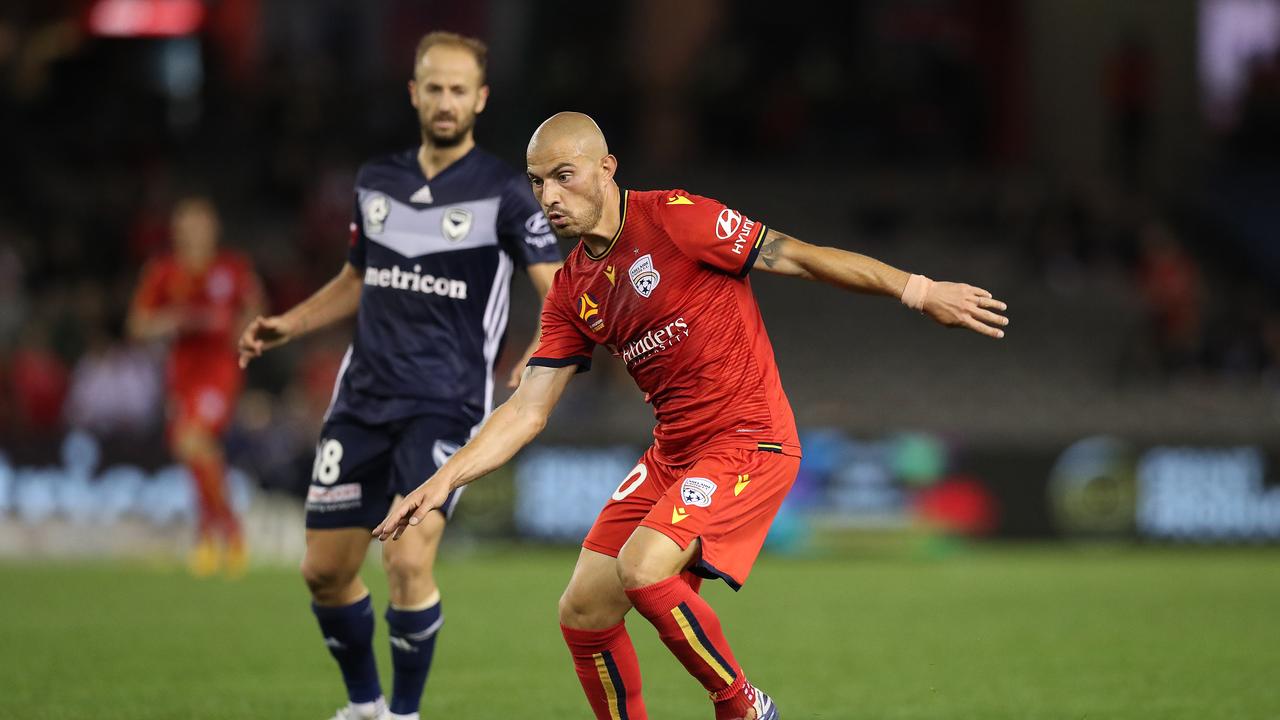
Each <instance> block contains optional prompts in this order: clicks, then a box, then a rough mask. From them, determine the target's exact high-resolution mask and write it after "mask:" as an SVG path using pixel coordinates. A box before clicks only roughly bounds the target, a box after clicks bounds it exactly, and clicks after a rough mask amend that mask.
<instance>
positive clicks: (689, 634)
mask: <svg viewBox="0 0 1280 720" xmlns="http://www.w3.org/2000/svg"><path fill="white" fill-rule="evenodd" d="M671 616H672V617H674V618H675V619H676V624H677V625H679V626H680V632H682V633H684V639H685V640H687V641H688V642H689V647H691V648H693V651H694V652H696V653H698V657H700V658H702V659H703V661H705V662H706V663H707V665H709V666H710V667H711V669H712V670H715V671H716V675H719V676H720V679H721V680H723V681H725V682H726V683H729V684H732V683H733V673H732V672H730V671H729V668H727V667H725V666H724V665H721V664H720V663H718V662H716V659H715V658H714V657H712V656H711V653H710V652H708V651H707V648H706V647H704V646H703V645H702V642H701V641H699V640H698V636H697V635H696V634H695V633H694V632H693V627H692V626H690V625H689V618H686V617H685V616H684V613H683V612H681V611H680V606H679V605H677V606H676V607H673V608H671Z"/></svg>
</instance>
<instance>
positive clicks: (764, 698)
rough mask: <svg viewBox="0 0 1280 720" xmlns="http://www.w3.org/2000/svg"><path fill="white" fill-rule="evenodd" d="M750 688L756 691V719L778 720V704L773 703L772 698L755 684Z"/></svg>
mask: <svg viewBox="0 0 1280 720" xmlns="http://www.w3.org/2000/svg"><path fill="white" fill-rule="evenodd" d="M751 688H752V689H753V690H755V692H756V703H755V709H756V720H778V717H779V715H778V706H777V705H774V704H773V699H772V698H770V697H769V696H768V695H765V694H764V691H763V690H761V689H760V688H758V687H756V686H755V685H752V686H751Z"/></svg>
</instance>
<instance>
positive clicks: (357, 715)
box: [329, 698, 391, 720]
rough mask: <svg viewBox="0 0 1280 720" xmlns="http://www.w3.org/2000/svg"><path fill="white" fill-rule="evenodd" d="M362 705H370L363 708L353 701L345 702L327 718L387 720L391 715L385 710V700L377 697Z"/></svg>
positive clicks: (331, 719)
mask: <svg viewBox="0 0 1280 720" xmlns="http://www.w3.org/2000/svg"><path fill="white" fill-rule="evenodd" d="M361 705H364V706H372V707H370V708H369V709H368V710H365V709H363V708H361V707H359V706H357V705H355V704H354V703H347V704H346V705H344V706H342V707H340V708H338V712H336V713H334V714H333V717H332V718H329V720H387V718H389V717H391V715H390V713H389V712H388V711H387V701H386V700H384V699H382V698H378V699H377V700H375V701H373V702H372V703H361Z"/></svg>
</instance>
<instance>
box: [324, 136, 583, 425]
mask: <svg viewBox="0 0 1280 720" xmlns="http://www.w3.org/2000/svg"><path fill="white" fill-rule="evenodd" d="M348 260H349V261H350V262H351V264H352V265H353V266H354V267H355V268H356V269H357V270H359V271H360V272H361V273H362V275H363V276H364V290H363V292H362V293H361V295H360V310H359V312H358V314H357V316H356V331H355V338H354V340H353V342H352V344H351V348H350V349H349V350H348V351H347V357H345V358H344V359H343V363H342V370H341V371H340V372H339V376H338V384H337V387H336V388H335V396H334V401H333V405H332V407H331V408H330V412H329V415H330V416H333V417H336V416H348V417H354V418H355V419H357V420H359V421H361V422H365V423H370V424H374V423H384V422H390V421H394V420H398V419H401V418H405V417H409V416H413V415H422V414H435V415H448V416H461V417H462V418H464V419H466V420H469V421H470V422H471V423H472V424H473V425H474V424H477V423H479V422H480V421H481V420H482V419H484V416H485V415H486V414H487V413H488V412H489V410H490V409H491V407H492V404H493V365H494V361H495V360H496V359H497V357H498V352H499V350H500V348H501V344H502V339H503V335H504V333H505V332H506V328H507V311H508V307H509V304H510V281H511V274H512V271H513V269H514V268H515V267H516V266H526V265H532V264H536V263H544V262H558V261H559V260H560V250H559V248H558V247H557V246H556V239H555V235H553V234H552V233H551V230H550V227H549V225H548V223H547V219H546V216H544V215H543V213H542V209H541V208H540V207H539V206H538V204H537V202H535V201H534V199H533V194H532V192H531V191H530V190H529V183H528V179H527V178H526V177H525V176H524V175H523V174H521V173H518V172H516V171H515V170H514V169H513V168H511V167H510V166H508V165H507V164H505V163H504V162H502V161H501V160H499V159H498V158H496V157H494V156H493V155H490V154H489V153H487V152H485V151H483V150H481V149H480V148H474V149H472V150H471V151H470V152H468V153H467V154H466V155H464V156H463V157H462V158H460V159H459V160H457V161H456V162H454V163H453V164H452V165H450V166H449V167H447V168H445V169H444V170H443V171H442V172H440V173H439V174H438V175H436V177H434V178H432V179H431V181H430V182H428V181H427V179H426V177H425V176H424V175H423V174H422V169H421V167H420V166H419V165H418V159H417V150H416V148H415V149H412V150H406V151H404V152H401V153H397V154H395V155H391V156H389V157H385V158H380V159H377V160H373V161H371V162H369V163H366V164H365V165H364V166H363V167H361V168H360V172H359V174H358V175H357V176H356V198H355V216H354V219H353V220H352V224H351V249H350V252H349V253H348Z"/></svg>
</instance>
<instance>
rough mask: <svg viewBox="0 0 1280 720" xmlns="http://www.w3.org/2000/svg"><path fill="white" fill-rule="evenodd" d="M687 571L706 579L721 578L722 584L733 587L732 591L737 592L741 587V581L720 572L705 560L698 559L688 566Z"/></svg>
mask: <svg viewBox="0 0 1280 720" xmlns="http://www.w3.org/2000/svg"><path fill="white" fill-rule="evenodd" d="M689 572H691V573H693V574H694V575H697V576H698V577H700V578H706V579H708V580H723V581H724V584H725V585H728V586H729V587H731V588H733V591H734V592H738V591H739V590H741V589H742V583H740V582H738V581H737V580H734V579H733V578H731V577H729V575H727V574H726V573H723V572H721V571H720V570H718V569H717V568H716V566H714V565H712V564H711V563H709V562H707V561H706V560H699V561H698V562H697V564H695V565H694V566H693V567H691V568H689Z"/></svg>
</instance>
